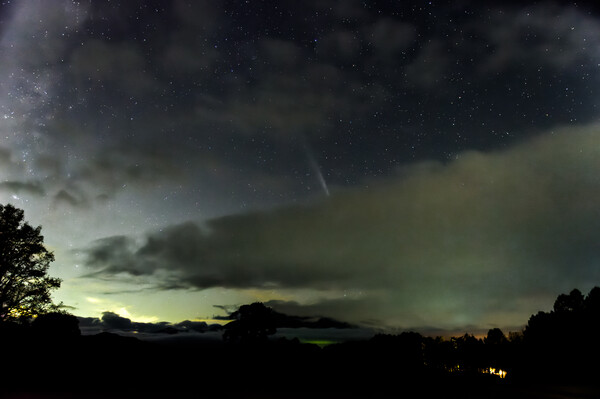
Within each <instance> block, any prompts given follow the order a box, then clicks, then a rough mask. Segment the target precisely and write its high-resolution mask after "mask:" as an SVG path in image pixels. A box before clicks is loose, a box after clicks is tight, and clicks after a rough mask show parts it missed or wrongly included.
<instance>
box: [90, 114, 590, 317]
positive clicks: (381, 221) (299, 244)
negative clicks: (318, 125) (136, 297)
mask: <svg viewBox="0 0 600 399" xmlns="http://www.w3.org/2000/svg"><path fill="white" fill-rule="evenodd" d="M599 142H600V127H599V126H598V125H595V124H592V125H588V126H579V127H573V126H572V127H565V128H561V129H553V130H552V131H548V132H545V133H543V134H540V135H538V136H535V137H533V138H530V139H527V140H525V141H522V142H521V143H518V144H516V145H513V146H512V147H510V148H507V149H505V150H497V151H490V152H479V151H464V152H461V153H457V155H456V158H455V159H454V160H452V161H450V162H447V163H441V162H436V161H431V162H427V161H422V162H416V163H414V164H412V165H407V166H404V167H401V168H400V169H399V170H398V171H397V174H396V175H395V176H391V177H388V178H385V179H379V180H373V181H370V182H368V187H353V188H345V189H339V190H334V191H333V193H332V196H331V197H328V198H325V199H322V200H317V201H313V202H308V203H305V204H302V205H294V206H286V207H280V208H276V209H273V210H270V211H261V212H251V213H246V214H238V215H231V216H227V217H222V218H217V219H213V220H209V221H207V222H205V223H199V222H195V221H190V222H186V223H180V224H175V225H172V226H170V227H168V228H165V229H162V230H161V231H157V232H152V233H148V234H147V235H146V236H145V237H144V238H143V239H142V240H141V241H140V239H139V237H132V236H115V237H107V238H105V239H101V240H98V241H96V242H94V243H93V245H92V246H91V247H89V248H87V249H86V250H85V253H86V257H87V258H86V267H87V270H89V271H90V274H89V276H90V277H92V276H93V277H101V278H104V279H111V278H113V279H124V278H127V277H128V276H129V277H133V276H136V278H137V277H144V278H147V279H148V280H147V281H152V282H153V284H154V286H155V287H156V289H177V288H180V289H193V290H203V289H208V288H213V287H225V288H233V289H258V290H263V291H268V290H295V289H304V290H313V291H314V292H316V293H317V296H318V294H319V293H321V294H323V295H322V296H323V297H328V298H329V300H328V301H325V300H321V301H316V303H315V305H314V306H313V308H312V311H315V312H319V311H320V310H322V311H324V312H322V311H321V312H320V313H323V314H321V315H322V316H331V317H336V318H338V319H341V320H344V321H349V322H365V321H366V320H371V321H372V320H378V321H379V322H380V323H381V324H383V325H396V326H404V327H411V326H425V325H427V326H437V327H440V328H455V327H460V326H467V325H472V326H475V325H477V326H492V325H501V326H502V325H507V323H508V324H510V323H512V324H511V325H514V321H515V320H521V321H522V324H525V323H526V322H527V319H528V317H529V316H530V315H531V314H532V313H533V312H535V311H537V310H543V309H547V308H549V307H551V305H552V303H553V300H554V298H555V297H556V296H557V295H558V294H559V293H561V292H565V291H568V290H570V289H571V288H575V287H578V288H580V289H582V290H588V289H589V288H591V286H592V285H594V282H595V281H598V277H600V276H599V274H600V272H599V271H598V270H599V269H598V253H597V233H598V231H600V230H599V229H600V214H599V211H598V209H597V206H596V204H598V203H599V200H600V180H599V178H598V174H597V173H596V172H597V171H598V170H599V169H600V145H598V143H599ZM365 184H366V183H365ZM273 299H276V298H273ZM319 303H321V304H326V303H329V304H330V306H329V307H327V306H323V307H322V308H321V309H320V310H319V306H318V304H319ZM334 303H335V305H333V304H334ZM305 305H307V304H305ZM327 312H329V314H327Z"/></svg>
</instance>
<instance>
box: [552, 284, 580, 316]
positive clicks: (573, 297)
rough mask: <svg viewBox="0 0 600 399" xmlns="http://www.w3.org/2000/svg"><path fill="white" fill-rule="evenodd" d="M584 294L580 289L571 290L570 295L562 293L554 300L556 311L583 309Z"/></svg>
mask: <svg viewBox="0 0 600 399" xmlns="http://www.w3.org/2000/svg"><path fill="white" fill-rule="evenodd" d="M583 302H584V298H583V294H582V293H581V291H579V290H578V289H574V290H573V291H571V293H570V294H569V295H566V294H560V295H559V296H558V298H556V301H555V302H554V311H555V312H576V311H579V310H581V309H583Z"/></svg>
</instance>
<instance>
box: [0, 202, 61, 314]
mask: <svg viewBox="0 0 600 399" xmlns="http://www.w3.org/2000/svg"><path fill="white" fill-rule="evenodd" d="M40 232H41V227H39V226H38V227H35V228H34V227H31V226H30V225H29V224H28V223H27V222H25V221H24V219H23V211H22V210H21V209H18V208H15V207H14V206H12V205H10V204H9V205H5V206H3V205H0V322H4V321H25V320H28V319H30V318H31V317H34V316H37V315H39V314H42V313H45V312H48V311H50V310H55V309H56V305H54V304H53V303H52V301H51V298H50V291H51V290H53V289H56V288H58V287H60V282H61V281H60V279H58V278H53V277H49V276H48V275H47V271H48V267H49V266H50V262H52V261H53V260H54V255H53V254H52V252H49V251H48V250H47V249H46V248H45V247H44V244H43V241H44V237H43V236H42V235H41V234H40Z"/></svg>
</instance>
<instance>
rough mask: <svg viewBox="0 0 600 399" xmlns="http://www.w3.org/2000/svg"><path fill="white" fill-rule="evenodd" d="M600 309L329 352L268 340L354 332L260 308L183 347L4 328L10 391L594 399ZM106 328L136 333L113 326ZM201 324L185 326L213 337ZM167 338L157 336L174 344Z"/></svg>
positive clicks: (572, 298)
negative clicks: (280, 331) (216, 337)
mask: <svg viewBox="0 0 600 399" xmlns="http://www.w3.org/2000/svg"><path fill="white" fill-rule="evenodd" d="M599 305H600V288H598V287H595V288H594V289H592V290H591V291H590V293H589V294H588V295H587V296H584V295H583V294H582V293H581V292H580V291H578V290H573V291H571V293H569V294H561V295H559V296H558V298H557V299H556V302H555V303H554V307H553V310H552V311H550V312H539V313H537V314H535V315H532V316H531V318H530V319H529V321H528V323H527V326H526V328H525V329H524V330H523V331H522V332H517V333H510V334H508V336H507V335H505V334H504V332H502V331H501V330H500V329H497V328H495V329H491V330H489V332H488V334H487V336H486V337H485V338H482V339H481V338H476V337H474V336H472V335H469V334H465V335H463V336H458V337H452V338H449V339H445V338H441V337H428V336H423V335H421V334H419V333H417V332H403V333H401V334H398V335H386V334H379V335H376V336H374V337H373V338H371V339H368V340H360V341H351V342H345V343H339V344H332V345H328V346H325V347H323V348H320V347H319V346H316V345H313V344H303V343H300V341H299V340H297V339H285V338H277V339H275V338H269V337H270V336H272V335H273V334H272V333H273V332H274V331H275V330H276V329H277V328H284V327H285V328H288V327H294V326H306V325H307V324H306V323H308V324H312V325H319V326H320V325H335V326H338V327H346V328H348V327H349V325H346V324H344V323H338V322H330V321H319V320H308V319H304V318H297V317H295V316H288V315H284V314H281V313H277V312H275V311H273V310H272V309H270V308H268V307H267V306H265V305H264V304H261V303H255V304H250V305H244V306H241V307H240V308H239V309H238V310H237V311H235V312H233V313H231V314H230V319H231V320H232V321H231V322H230V323H229V324H227V325H225V328H224V333H223V337H224V339H223V340H221V341H202V340H197V341H192V340H190V341H185V342H183V341H180V342H179V343H178V344H177V345H175V344H172V343H171V344H168V343H165V342H166V341H165V342H163V343H160V342H148V341H144V340H140V339H137V338H135V337H131V336H123V335H118V334H114V333H109V332H102V333H99V334H94V335H81V334H80V331H79V327H78V324H79V319H78V318H76V317H75V316H72V315H67V314H64V313H49V314H45V315H42V316H39V317H38V318H36V319H35V320H34V321H33V322H32V323H30V324H18V323H11V322H5V323H2V324H0V338H1V340H2V341H1V342H4V343H5V348H4V350H3V354H4V355H3V359H2V361H1V362H0V375H2V380H3V381H6V382H5V383H4V384H3V385H2V391H3V392H5V393H11V392H13V393H16V392H21V391H23V390H27V391H33V392H54V393H56V394H59V393H64V392H79V393H83V394H85V393H89V394H92V393H99V394H106V395H109V394H111V395H114V394H117V395H123V396H127V397H131V396H134V395H138V394H140V393H141V392H148V393H151V394H156V395H158V394H159V393H161V394H167V393H170V392H176V391H188V392H192V391H197V390H198V389H200V387H202V389H203V390H204V391H205V392H206V391H212V390H213V389H215V390H217V389H218V390H224V391H226V392H227V393H229V394H235V393H237V394H240V393H246V394H248V393H255V394H261V393H263V394H266V395H273V394H276V393H278V392H279V393H295V394H301V393H306V394H309V393H310V394H311V395H313V394H315V393H317V394H319V395H322V396H323V397H325V396H327V395H329V396H327V397H332V396H333V397H335V396H336V395H342V394H343V396H344V397H362V396H364V395H366V394H373V393H374V392H391V393H394V392H396V393H403V392H410V391H411V390H414V389H418V392H419V394H420V396H421V397H436V396H437V395H442V394H443V396H444V397H456V398H458V397H483V398H486V397H492V398H496V397H498V398H499V397H548V396H543V395H545V394H544V393H543V392H546V393H547V392H555V390H556V389H567V388H564V386H571V387H572V386H577V387H583V388H578V389H580V390H579V391H577V392H578V394H577V395H579V396H577V397H580V398H588V397H589V398H591V397H595V396H594V395H596V394H597V393H598V392H600V391H599V390H598V388H599V387H598V382H597V378H596V376H597V375H598V372H599V371H600V370H599V369H600V366H599V365H598V364H595V363H594V362H589V359H595V358H597V356H598V355H599V354H600V344H599V343H598V339H597V336H598V335H597V334H598V332H600V331H599V327H600V326H599V322H598V320H599V319H600V318H599V316H600V306H599ZM104 319H106V320H108V321H109V322H111V321H112V322H116V323H117V324H118V323H121V324H123V325H129V324H128V323H127V320H115V319H114V315H112V314H109V315H108V316H107V315H106V314H105V315H103V320H104ZM106 320H104V321H106ZM129 322H130V321H129ZM193 323H194V322H189V321H188V322H187V323H185V325H187V326H188V327H189V328H190V329H192V328H194V327H201V328H200V331H208V327H207V326H204V325H197V326H195V325H194V324H193ZM126 327H127V326H126ZM130 327H132V326H130ZM138 327H139V326H138ZM163 327H164V328H163V330H162V331H155V332H156V333H161V334H168V333H172V332H173V331H170V330H169V326H163ZM173 328H174V327H173ZM179 333H180V334H184V333H183V332H180V331H179ZM228 334H229V337H228ZM232 337H234V338H235V339H232ZM557 386H558V387H562V388H557ZM569 389H570V388H569ZM581 389H583V390H581ZM544 390H546V391H544ZM553 390H554V391H553ZM536 392H537V393H536ZM539 392H542V393H539ZM536 395H538V396H536ZM540 395H541V396H540ZM113 397H114V396H113ZM313 397H314V395H313ZM317 397H318V395H317ZM566 397H569V396H566Z"/></svg>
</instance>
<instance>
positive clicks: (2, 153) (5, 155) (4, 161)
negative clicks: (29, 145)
mask: <svg viewBox="0 0 600 399" xmlns="http://www.w3.org/2000/svg"><path fill="white" fill-rule="evenodd" d="M10 164H11V151H10V149H8V148H3V147H0V166H2V167H6V166H9V165H10Z"/></svg>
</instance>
